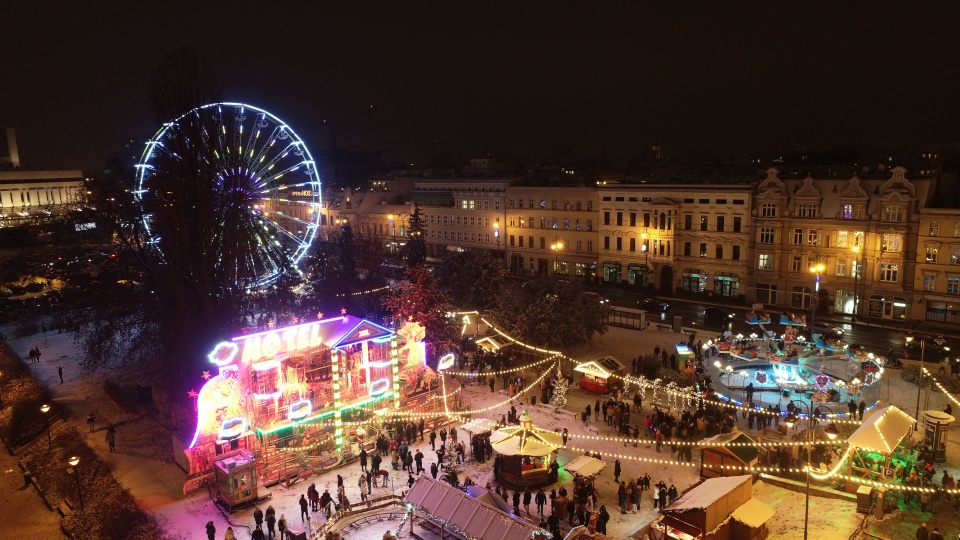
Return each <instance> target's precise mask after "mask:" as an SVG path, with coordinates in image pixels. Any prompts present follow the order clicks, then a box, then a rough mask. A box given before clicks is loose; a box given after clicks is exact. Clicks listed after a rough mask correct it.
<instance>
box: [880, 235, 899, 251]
mask: <svg viewBox="0 0 960 540" xmlns="http://www.w3.org/2000/svg"><path fill="white" fill-rule="evenodd" d="M901 239H902V236H901V235H899V234H884V235H883V244H881V245H880V249H881V250H882V251H891V252H899V251H900V245H901Z"/></svg>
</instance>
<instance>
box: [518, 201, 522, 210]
mask: <svg viewBox="0 0 960 540" xmlns="http://www.w3.org/2000/svg"><path fill="white" fill-rule="evenodd" d="M518 207H519V208H523V199H520V204H519V205H518Z"/></svg>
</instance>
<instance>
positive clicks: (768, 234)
mask: <svg viewBox="0 0 960 540" xmlns="http://www.w3.org/2000/svg"><path fill="white" fill-rule="evenodd" d="M775 235H776V230H775V229H774V228H773V227H764V228H762V229H760V243H761V244H772V243H773V239H774V237H775Z"/></svg>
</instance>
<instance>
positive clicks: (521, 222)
mask: <svg viewBox="0 0 960 540" xmlns="http://www.w3.org/2000/svg"><path fill="white" fill-rule="evenodd" d="M510 221H511V222H512V221H513V218H510ZM532 224H533V223H531V225H532ZM511 225H513V223H511ZM520 227H521V228H522V227H523V218H520Z"/></svg>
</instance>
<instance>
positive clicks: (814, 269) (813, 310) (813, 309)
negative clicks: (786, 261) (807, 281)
mask: <svg viewBox="0 0 960 540" xmlns="http://www.w3.org/2000/svg"><path fill="white" fill-rule="evenodd" d="M826 269H827V267H826V266H825V265H823V264H815V265H813V266H811V267H810V272H811V273H812V274H815V275H816V276H817V279H816V281H815V282H814V285H813V298H812V299H811V301H810V339H813V326H814V325H815V324H816V323H817V304H818V303H819V301H820V274H822V273H823V271H824V270H826ZM813 343H814V345H816V343H817V342H816V341H814V342H813Z"/></svg>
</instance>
